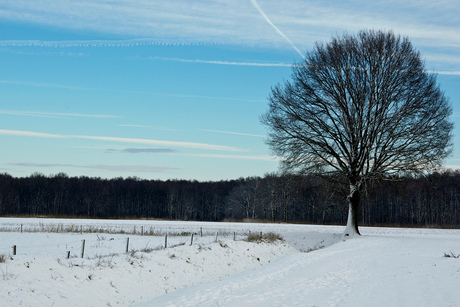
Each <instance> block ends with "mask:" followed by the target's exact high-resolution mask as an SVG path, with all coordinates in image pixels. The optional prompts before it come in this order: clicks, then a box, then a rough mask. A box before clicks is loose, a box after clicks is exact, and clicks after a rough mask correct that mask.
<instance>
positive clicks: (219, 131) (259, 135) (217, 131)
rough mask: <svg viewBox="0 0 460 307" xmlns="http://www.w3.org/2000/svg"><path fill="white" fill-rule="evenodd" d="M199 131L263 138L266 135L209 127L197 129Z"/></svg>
mask: <svg viewBox="0 0 460 307" xmlns="http://www.w3.org/2000/svg"><path fill="white" fill-rule="evenodd" d="M199 130H200V131H207V132H215V133H224V134H235V135H243V136H254V137H259V138H265V137H267V136H266V135H261V134H251V133H242V132H230V131H221V130H211V129H199Z"/></svg>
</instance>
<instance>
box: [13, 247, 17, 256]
mask: <svg viewBox="0 0 460 307" xmlns="http://www.w3.org/2000/svg"><path fill="white" fill-rule="evenodd" d="M13 256H16V245H13Z"/></svg>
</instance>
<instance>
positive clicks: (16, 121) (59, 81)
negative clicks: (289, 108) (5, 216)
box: [0, 0, 460, 180]
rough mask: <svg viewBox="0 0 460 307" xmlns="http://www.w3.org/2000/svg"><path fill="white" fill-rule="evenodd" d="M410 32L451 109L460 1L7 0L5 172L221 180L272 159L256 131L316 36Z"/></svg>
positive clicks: (2, 34)
mask: <svg viewBox="0 0 460 307" xmlns="http://www.w3.org/2000/svg"><path fill="white" fill-rule="evenodd" d="M360 29H379V30H392V31H394V32H395V33H396V34H401V35H403V36H408V37H409V38H410V39H411V41H412V43H413V44H414V46H415V47H416V48H417V49H418V50H420V51H421V52H422V55H423V57H424V58H425V60H426V66H427V68H428V70H430V71H434V72H437V73H438V81H439V83H440V84H441V87H442V89H443V90H444V91H445V93H446V95H447V96H448V97H450V99H451V101H452V104H453V107H454V116H453V120H454V122H455V124H456V128H455V129H456V130H455V139H454V143H455V145H456V146H455V151H454V154H453V156H452V157H451V159H449V160H448V161H446V166H447V167H449V168H459V167H460V149H459V148H457V147H458V144H460V134H459V133H458V132H459V129H460V117H459V116H460V90H459V85H460V31H459V29H460V4H459V3H458V1H457V0H446V1H438V2H434V1H424V0H422V1H411V0H408V1H391V0H386V1H305V0H288V1H277V0H257V1H256V0H244V1H243V0H238V1H235V0H228V1H226V0H222V1H214V0H206V1H199V0H197V1H189V0H173V1H155V0H136V1H134V0H111V1H108V0H106V1H100V0H91V1H89V0H86V1H85V0H83V1H78V0H76V1H61V0H59V1H58V0H34V1H32V0H22V1H21V0H2V2H1V3H0V67H1V69H0V93H1V95H0V142H1V144H2V145H1V148H2V150H1V154H0V172H6V173H9V174H11V175H13V176H19V177H22V176H29V175H30V174H31V173H33V172H40V173H43V174H46V175H49V174H56V173H59V172H65V173H67V174H68V175H70V176H81V175H85V176H98V177H103V178H113V177H119V176H121V177H128V176H137V177H141V178H148V179H163V180H166V179H196V180H221V179H232V178H238V177H246V176H262V175H264V174H265V173H267V172H273V171H276V170H277V168H278V161H277V160H276V159H275V158H273V157H271V155H270V150H269V148H268V146H267V145H265V143H264V137H265V135H266V130H265V127H264V126H262V125H261V124H260V122H259V118H260V115H261V114H262V113H264V112H265V110H266V109H267V100H266V98H267V96H268V93H269V91H270V88H271V87H272V86H273V85H276V84H277V83H279V82H282V81H283V80H285V79H289V76H290V73H291V69H290V65H291V64H292V63H293V62H294V61H300V60H301V58H302V57H301V56H302V54H304V53H305V51H307V50H310V49H311V48H312V46H313V44H314V43H315V41H323V42H326V41H329V40H330V38H331V36H333V35H336V34H339V35H340V34H342V33H343V32H344V31H347V32H349V33H354V32H357V31H359V30H360Z"/></svg>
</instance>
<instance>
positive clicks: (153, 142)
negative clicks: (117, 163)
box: [0, 129, 242, 151]
mask: <svg viewBox="0 0 460 307" xmlns="http://www.w3.org/2000/svg"><path fill="white" fill-rule="evenodd" d="M0 135H10V136H26V137H40V138H67V139H84V140H95V141H104V142H116V143H134V144H146V145H155V146H164V147H181V148H191V149H204V150H217V151H242V150H241V149H238V148H236V147H230V146H223V145H212V144H205V143H194V142H177V141H163V140H151V139H138V138H121V137H109V136H88V135H60V134H50V133H41V132H34V131H20V130H3V129H0Z"/></svg>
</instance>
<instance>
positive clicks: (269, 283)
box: [0, 218, 460, 307]
mask: <svg viewBox="0 0 460 307" xmlns="http://www.w3.org/2000/svg"><path fill="white" fill-rule="evenodd" d="M21 224H22V225H23V230H26V229H29V230H32V229H37V227H42V228H46V227H47V225H48V227H49V229H50V228H53V227H55V226H56V225H62V226H60V227H62V229H64V228H65V227H67V226H69V227H70V225H74V227H75V225H77V227H76V228H78V229H80V228H81V227H82V226H84V227H95V226H97V227H98V229H108V228H110V229H112V231H113V230H114V229H118V230H120V229H122V230H123V231H126V232H127V231H128V230H133V228H134V225H136V229H137V230H139V229H140V227H141V226H144V228H145V229H147V227H155V229H156V232H157V233H158V234H160V233H166V232H168V233H169V234H170V235H169V236H168V248H166V249H164V239H165V238H164V236H163V235H161V236H160V235H158V236H141V235H133V234H113V233H85V232H83V233H68V232H65V233H43V232H23V233H21V232H20V225H21ZM37 225H38V226H37ZM55 228H56V227H55ZM343 229H344V227H337V226H312V225H286V224H255V223H248V224H246V223H241V224H239V223H198V222H164V221H134V220H133V221H110V220H59V219H8V218H0V255H2V254H3V255H7V257H6V258H7V259H6V262H5V263H0V283H1V287H0V306H52V305H54V306H131V305H133V306H137V307H145V306H236V305H237V306H292V305H301V306H352V305H353V306H459V302H460V293H459V291H458V288H459V286H460V258H453V257H445V256H444V254H445V253H450V252H452V253H453V254H454V255H458V254H460V230H441V229H398V228H367V227H361V228H360V231H361V233H362V235H363V236H361V237H353V238H346V240H345V239H344V237H342V235H341V234H342V233H343ZM13 230H14V231H13ZM35 231H36V230H35ZM199 231H203V233H204V235H203V237H201V236H199V235H195V236H194V240H193V244H192V245H190V243H191V237H190V236H173V235H172V234H173V233H176V234H179V233H186V232H189V233H191V232H197V233H198V232H199ZM249 231H251V232H260V231H263V232H268V231H272V232H275V233H278V234H280V235H281V236H282V237H283V238H284V239H285V242H277V243H274V244H269V243H249V242H245V241H242V239H243V238H244V236H245V234H246V233H248V232H249ZM217 232H218V233H219V236H218V240H217V242H216V233H217ZM234 234H235V235H236V241H234V240H233V239H234ZM128 237H129V252H128V253H126V243H127V238H128ZM83 239H85V242H86V248H85V258H83V259H82V258H81V247H82V240H83ZM12 245H17V251H18V255H16V256H11V253H12V248H11V247H12ZM173 245H177V246H175V247H173ZM148 249H150V250H151V251H150V250H149V252H143V251H141V250H144V251H145V250H148ZM67 251H71V258H70V259H67ZM10 256H11V258H13V259H10Z"/></svg>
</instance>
